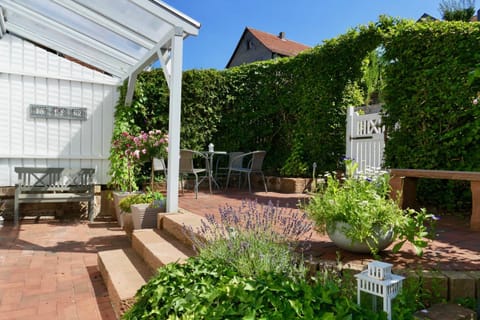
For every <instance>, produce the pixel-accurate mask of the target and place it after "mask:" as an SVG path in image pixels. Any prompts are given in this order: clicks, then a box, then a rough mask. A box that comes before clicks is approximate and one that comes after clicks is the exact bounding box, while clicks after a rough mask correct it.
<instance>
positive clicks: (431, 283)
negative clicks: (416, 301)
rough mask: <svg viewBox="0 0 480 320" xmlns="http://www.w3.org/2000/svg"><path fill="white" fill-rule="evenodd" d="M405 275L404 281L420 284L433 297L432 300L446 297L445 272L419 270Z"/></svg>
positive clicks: (446, 280)
mask: <svg viewBox="0 0 480 320" xmlns="http://www.w3.org/2000/svg"><path fill="white" fill-rule="evenodd" d="M405 277H406V280H405V281H406V283H410V282H411V284H412V285H418V284H422V287H423V289H425V290H426V291H427V292H428V293H429V295H430V297H432V298H433V299H434V301H433V302H435V301H436V302H439V301H442V300H447V299H448V277H447V276H446V275H445V274H443V273H441V272H439V271H431V270H420V271H415V272H409V273H408V274H406V275H405Z"/></svg>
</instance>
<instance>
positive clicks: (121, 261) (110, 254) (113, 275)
mask: <svg viewBox="0 0 480 320" xmlns="http://www.w3.org/2000/svg"><path fill="white" fill-rule="evenodd" d="M97 262H98V268H99V271H100V273H101V275H102V278H103V281H104V283H105V285H106V287H107V291H108V294H109V298H110V302H111V304H112V307H113V310H114V311H115V315H116V317H117V319H120V318H121V316H122V315H123V314H124V313H125V312H126V311H127V310H128V309H129V308H130V307H131V306H132V305H133V303H134V302H135V293H136V292H137V290H138V289H140V287H141V286H143V285H144V284H145V283H146V282H147V281H148V280H149V279H150V278H151V276H152V275H153V274H152V272H151V270H150V268H148V267H147V265H145V263H144V262H143V260H142V259H141V257H140V256H139V255H138V254H137V253H136V252H135V251H134V250H133V249H132V248H124V249H115V250H108V251H100V252H98V254H97Z"/></svg>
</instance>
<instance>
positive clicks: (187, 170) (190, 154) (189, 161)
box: [179, 149, 209, 199]
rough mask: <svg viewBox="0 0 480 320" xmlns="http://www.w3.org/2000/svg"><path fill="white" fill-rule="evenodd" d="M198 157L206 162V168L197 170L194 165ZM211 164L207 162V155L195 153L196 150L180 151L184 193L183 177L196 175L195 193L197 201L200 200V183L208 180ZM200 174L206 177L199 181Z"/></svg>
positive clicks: (180, 170) (180, 171)
mask: <svg viewBox="0 0 480 320" xmlns="http://www.w3.org/2000/svg"><path fill="white" fill-rule="evenodd" d="M196 157H201V158H202V159H204V160H205V168H196V167H195V165H194V161H193V159H194V158H196ZM208 167H209V164H208V161H207V158H206V156H205V154H203V153H201V152H198V151H194V150H188V149H182V150H180V168H179V173H180V178H181V180H182V181H181V184H182V191H183V177H184V176H188V175H194V176H195V184H194V187H193V189H194V191H195V199H197V198H198V186H199V185H200V183H201V182H202V181H203V180H204V179H205V178H208V176H207V175H208V170H209V168H208ZM200 173H205V175H204V176H203V177H202V179H201V180H199V179H198V175H199V174H200Z"/></svg>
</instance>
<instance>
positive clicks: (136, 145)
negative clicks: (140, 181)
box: [112, 130, 168, 191]
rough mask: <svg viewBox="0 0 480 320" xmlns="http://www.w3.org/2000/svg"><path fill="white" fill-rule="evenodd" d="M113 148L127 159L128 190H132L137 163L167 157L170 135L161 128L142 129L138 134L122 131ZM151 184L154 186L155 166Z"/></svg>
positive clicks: (121, 156)
mask: <svg viewBox="0 0 480 320" xmlns="http://www.w3.org/2000/svg"><path fill="white" fill-rule="evenodd" d="M112 149H113V150H114V152H115V153H116V154H118V155H119V157H120V158H124V159H126V160H127V161H126V163H127V166H128V167H127V168H126V171H127V172H128V177H127V181H128V182H127V184H128V190H129V191H131V190H132V189H133V185H132V184H133V182H132V179H133V175H132V173H133V172H134V168H135V165H136V164H142V163H145V162H149V161H152V160H153V158H165V157H166V156H167V151H168V135H167V134H166V133H163V132H162V131H161V130H151V131H149V132H144V131H141V132H140V133H139V134H138V135H132V134H130V133H128V132H122V133H121V134H120V135H119V136H118V138H117V139H115V140H114V141H113V143H112ZM151 185H152V187H153V167H152V174H151Z"/></svg>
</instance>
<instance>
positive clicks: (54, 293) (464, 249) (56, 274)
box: [0, 190, 480, 320]
mask: <svg viewBox="0 0 480 320" xmlns="http://www.w3.org/2000/svg"><path fill="white" fill-rule="evenodd" d="M246 198H249V199H256V200H257V201H258V202H259V203H268V201H272V202H273V203H274V204H277V203H278V204H279V205H280V206H282V207H286V206H288V207H290V208H294V207H295V205H296V204H297V202H298V201H299V200H302V199H304V196H302V195H297V194H280V193H274V192H269V193H265V192H258V193H255V194H249V193H247V192H243V191H241V192H238V191H235V190H234V191H233V192H229V193H215V194H213V195H212V194H208V193H203V192H200V193H199V196H198V199H197V200H196V199H195V197H194V194H193V193H191V192H186V193H185V194H184V195H180V200H179V201H180V207H182V208H184V209H186V210H188V211H190V212H193V213H196V214H199V215H205V214H206V213H218V209H219V207H220V206H223V205H226V204H228V205H231V206H238V205H240V203H241V201H242V200H243V199H246ZM437 234H438V238H437V240H435V241H433V242H432V243H431V245H430V247H429V249H428V250H426V252H425V256H424V257H423V258H418V257H416V256H414V255H413V249H412V248H411V247H405V249H404V250H403V251H402V253H401V254H397V255H393V254H391V253H390V252H388V251H386V252H385V253H382V258H383V259H384V260H385V261H389V262H392V263H394V264H395V265H396V266H404V267H405V266H408V267H418V266H421V267H422V268H424V269H434V270H459V271H464V270H479V271H480V255H479V251H480V240H479V239H480V233H479V232H472V231H470V230H469V229H468V217H465V218H464V217H461V216H458V217H442V219H441V220H440V221H439V225H438V227H437ZM129 246H130V242H129V240H128V238H127V237H126V236H125V233H124V231H123V230H121V229H120V228H119V227H118V225H117V224H116V222H115V221H99V220H97V221H95V222H94V223H88V222H87V221H83V220H82V221H75V220H69V221H57V220H47V219H40V220H23V221H22V223H21V227H20V228H19V229H15V228H13V227H12V226H11V223H7V224H6V225H5V226H4V227H3V228H0V320H7V319H16V320H22V319H29V320H30V319H32V318H34V319H36V320H42V319H61V320H64V319H82V320H83V319H92V320H95V319H103V320H105V319H115V316H114V313H113V310H112V308H111V306H110V302H109V297H108V294H107V291H106V288H105V285H104V283H103V281H102V278H101V277H100V274H99V271H98V266H97V252H98V251H102V250H109V249H114V248H121V247H129ZM337 253H338V254H339V255H337ZM311 254H312V255H313V256H314V257H316V258H320V259H326V260H335V259H336V258H337V257H338V256H339V257H340V259H341V261H342V262H343V263H360V264H365V263H366V262H368V261H369V259H371V258H370V257H368V256H364V255H358V254H350V253H346V252H343V251H341V250H339V249H338V248H336V247H335V246H334V245H333V244H332V243H331V242H330V241H329V240H328V238H327V237H326V236H324V235H318V234H317V235H315V236H314V238H313V241H312V251H311Z"/></svg>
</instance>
